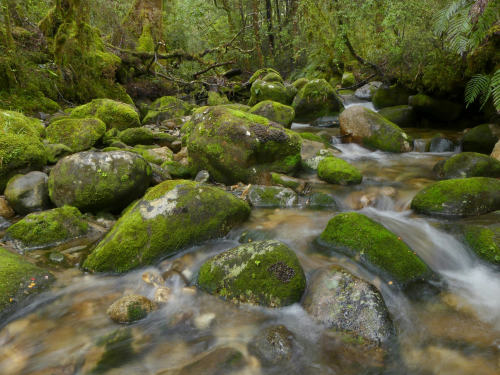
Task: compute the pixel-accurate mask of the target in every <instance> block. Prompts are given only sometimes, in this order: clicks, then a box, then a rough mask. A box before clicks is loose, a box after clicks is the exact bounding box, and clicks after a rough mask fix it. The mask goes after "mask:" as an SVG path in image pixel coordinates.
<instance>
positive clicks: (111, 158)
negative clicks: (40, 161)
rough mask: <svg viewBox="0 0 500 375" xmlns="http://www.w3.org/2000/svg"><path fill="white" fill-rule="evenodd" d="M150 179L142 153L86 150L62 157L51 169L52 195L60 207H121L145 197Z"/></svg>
mask: <svg viewBox="0 0 500 375" xmlns="http://www.w3.org/2000/svg"><path fill="white" fill-rule="evenodd" d="M150 181H151V167H150V166H149V164H148V162H147V161H146V160H144V159H143V158H142V157H140V156H139V155H136V154H134V153H132V152H126V151H110V152H91V151H87V152H80V153H78V154H74V155H70V156H67V157H65V158H63V159H61V160H59V162H58V163H57V164H56V166H55V167H54V168H53V169H52V170H51V172H50V176H49V194H50V199H51V200H52V202H54V204H55V205H56V206H58V207H60V206H63V205H66V204H67V205H71V206H75V207H78V208H79V209H81V210H84V211H88V210H90V211H101V210H120V209H122V208H124V207H126V206H127V205H128V204H129V203H130V202H132V201H133V200H134V199H137V198H139V197H140V196H142V194H144V192H145V191H146V189H147V188H148V187H149V183H150Z"/></svg>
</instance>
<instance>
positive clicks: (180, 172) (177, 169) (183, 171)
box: [161, 160, 197, 179]
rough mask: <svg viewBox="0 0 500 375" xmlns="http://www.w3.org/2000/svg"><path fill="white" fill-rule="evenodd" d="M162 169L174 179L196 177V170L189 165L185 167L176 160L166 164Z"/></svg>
mask: <svg viewBox="0 0 500 375" xmlns="http://www.w3.org/2000/svg"><path fill="white" fill-rule="evenodd" d="M161 167H162V168H163V169H165V170H166V171H167V172H168V173H169V174H170V175H171V176H172V177H173V178H181V179H182V178H192V177H194V176H195V175H196V172H197V171H196V170H195V169H194V168H192V167H191V166H189V165H184V164H182V163H181V162H178V161H175V160H169V161H166V162H164V163H163V164H162V165H161Z"/></svg>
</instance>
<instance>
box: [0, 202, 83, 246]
mask: <svg viewBox="0 0 500 375" xmlns="http://www.w3.org/2000/svg"><path fill="white" fill-rule="evenodd" d="M89 230H90V228H89V225H88V223H87V221H86V220H85V219H84V217H83V215H82V214H81V213H80V211H78V209H77V208H75V207H70V206H64V207H60V208H54V209H52V210H48V211H43V212H36V213H31V214H29V215H27V216H26V217H25V218H24V219H22V220H21V221H18V222H17V223H15V224H14V225H12V226H11V227H10V228H9V229H7V232H6V233H5V237H4V240H5V241H7V242H12V243H13V246H14V247H15V248H17V249H19V250H22V251H26V250H34V249H46V248H49V247H54V246H56V245H60V244H62V243H65V242H69V241H72V240H74V239H75V238H78V237H81V236H84V235H86V234H88V232H89Z"/></svg>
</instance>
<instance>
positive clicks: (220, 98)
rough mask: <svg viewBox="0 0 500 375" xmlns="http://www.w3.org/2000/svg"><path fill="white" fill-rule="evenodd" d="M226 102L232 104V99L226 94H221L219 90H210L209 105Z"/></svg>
mask: <svg viewBox="0 0 500 375" xmlns="http://www.w3.org/2000/svg"><path fill="white" fill-rule="evenodd" d="M224 104H230V101H229V99H228V98H227V96H226V95H224V94H220V93H218V92H217V91H209V92H208V98H207V105H210V106H214V105H224Z"/></svg>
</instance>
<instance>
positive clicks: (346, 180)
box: [318, 156, 363, 185]
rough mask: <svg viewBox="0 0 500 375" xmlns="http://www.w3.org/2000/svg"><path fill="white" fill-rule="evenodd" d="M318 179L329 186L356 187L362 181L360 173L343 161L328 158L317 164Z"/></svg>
mask: <svg viewBox="0 0 500 375" xmlns="http://www.w3.org/2000/svg"><path fill="white" fill-rule="evenodd" d="M318 177H319V178H320V179H321V180H323V181H326V182H328V183H330V184H338V185H356V184H360V183H361V181H362V180H363V176H362V175H361V172H360V171H359V170H358V169H357V168H356V167H354V166H352V165H351V164H349V163H348V162H346V161H345V160H342V159H340V158H337V157H335V156H328V157H326V158H324V159H323V160H321V161H320V162H319V164H318Z"/></svg>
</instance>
